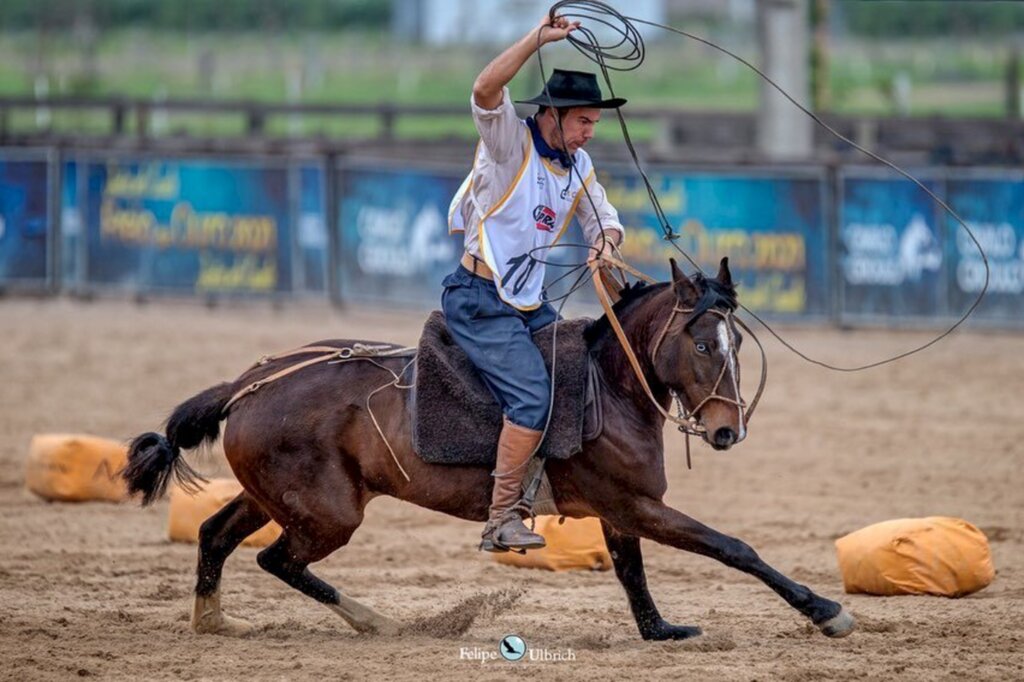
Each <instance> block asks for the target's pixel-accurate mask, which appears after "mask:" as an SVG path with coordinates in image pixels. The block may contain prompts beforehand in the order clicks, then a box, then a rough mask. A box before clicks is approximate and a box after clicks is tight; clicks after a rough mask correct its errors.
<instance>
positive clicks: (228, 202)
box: [78, 158, 293, 294]
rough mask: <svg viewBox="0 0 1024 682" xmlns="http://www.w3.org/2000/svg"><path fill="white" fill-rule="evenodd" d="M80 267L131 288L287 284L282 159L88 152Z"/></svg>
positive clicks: (269, 289) (271, 287) (91, 276)
mask: <svg viewBox="0 0 1024 682" xmlns="http://www.w3.org/2000/svg"><path fill="white" fill-rule="evenodd" d="M78 172H79V173H84V174H85V194H86V196H85V198H84V199H85V200H84V202H83V201H82V198H81V197H80V198H79V203H80V204H82V205H83V213H84V216H85V220H84V224H85V232H86V235H85V236H86V245H85V252H86V259H85V260H86V266H85V271H86V272H85V277H86V279H87V281H88V282H89V283H91V284H99V285H106V286H114V287H118V288H126V289H131V290H145V291H163V290H166V291H178V292H193V293H203V294H205V293H245V294H269V293H280V292H287V291H290V290H291V289H292V284H293V283H292V254H293V249H292V236H291V215H292V212H291V211H290V205H289V194H288V169H287V167H286V166H285V165H284V164H280V165H275V164H271V163H269V162H268V163H258V162H248V163H232V162H227V161H205V160H199V159H156V158H133V159H128V158H118V159H105V160H103V161H95V160H88V161H86V162H85V163H82V164H81V165H80V167H79V170H78Z"/></svg>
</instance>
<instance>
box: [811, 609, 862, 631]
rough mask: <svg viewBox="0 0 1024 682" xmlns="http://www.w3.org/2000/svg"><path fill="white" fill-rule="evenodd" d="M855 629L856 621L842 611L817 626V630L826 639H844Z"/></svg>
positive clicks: (848, 613) (845, 611)
mask: <svg viewBox="0 0 1024 682" xmlns="http://www.w3.org/2000/svg"><path fill="white" fill-rule="evenodd" d="M856 627H857V621H856V620H855V619H854V617H853V616H851V615H850V612H849V611H847V610H846V609H842V610H840V611H839V613H837V614H836V615H834V616H832V617H831V618H829V619H828V620H826V621H825V622H824V623H821V624H819V625H818V629H819V630H821V632H822V633H823V634H824V635H825V636H826V637H837V638H838V637H846V636H847V635H848V634H850V633H851V632H853V630H854V628H856Z"/></svg>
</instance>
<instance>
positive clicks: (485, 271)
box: [459, 251, 494, 281]
mask: <svg viewBox="0 0 1024 682" xmlns="http://www.w3.org/2000/svg"><path fill="white" fill-rule="evenodd" d="M459 263H461V264H462V267H464V268H466V269H467V270H469V271H470V272H471V273H473V274H474V275H476V276H477V277H480V278H481V279H486V280H488V281H493V280H494V274H493V273H492V272H491V269H490V268H489V267H487V263H485V262H484V261H483V259H481V258H475V257H474V256H473V255H472V254H470V253H469V251H465V252H463V254H462V258H461V259H460V260H459Z"/></svg>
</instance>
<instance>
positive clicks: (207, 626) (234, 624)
mask: <svg viewBox="0 0 1024 682" xmlns="http://www.w3.org/2000/svg"><path fill="white" fill-rule="evenodd" d="M254 629H255V626H254V625H253V624H252V623H250V622H249V621H247V620H242V619H241V618H234V617H232V616H228V615H226V614H223V613H222V614H220V615H219V616H218V617H209V616H207V617H205V618H199V619H198V620H193V621H192V632H194V633H196V634H197V635H224V636H226V637H243V636H245V635H248V634H249V633H250V632H252V631H253V630H254Z"/></svg>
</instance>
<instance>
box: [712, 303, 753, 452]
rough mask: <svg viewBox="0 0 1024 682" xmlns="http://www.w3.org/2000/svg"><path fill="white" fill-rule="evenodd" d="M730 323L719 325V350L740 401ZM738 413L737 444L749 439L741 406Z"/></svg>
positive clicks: (734, 393) (724, 321)
mask: <svg viewBox="0 0 1024 682" xmlns="http://www.w3.org/2000/svg"><path fill="white" fill-rule="evenodd" d="M727 324H728V322H727V321H726V320H722V321H721V322H719V323H718V350H719V352H720V353H721V354H722V357H723V359H724V361H725V363H726V365H727V366H728V369H727V370H726V371H727V372H728V374H729V380H730V381H732V390H733V396H735V398H736V401H737V402H739V400H740V383H739V381H737V380H736V353H734V352H733V349H732V335H730V334H729V328H728V327H727V326H726V325H727ZM736 411H737V413H738V414H739V425H740V431H739V435H738V436H737V437H736V442H737V443H738V442H740V441H741V440H743V439H744V438H746V437H747V427H746V425H745V424H744V423H743V407H741V406H740V405H737V406H736Z"/></svg>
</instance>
